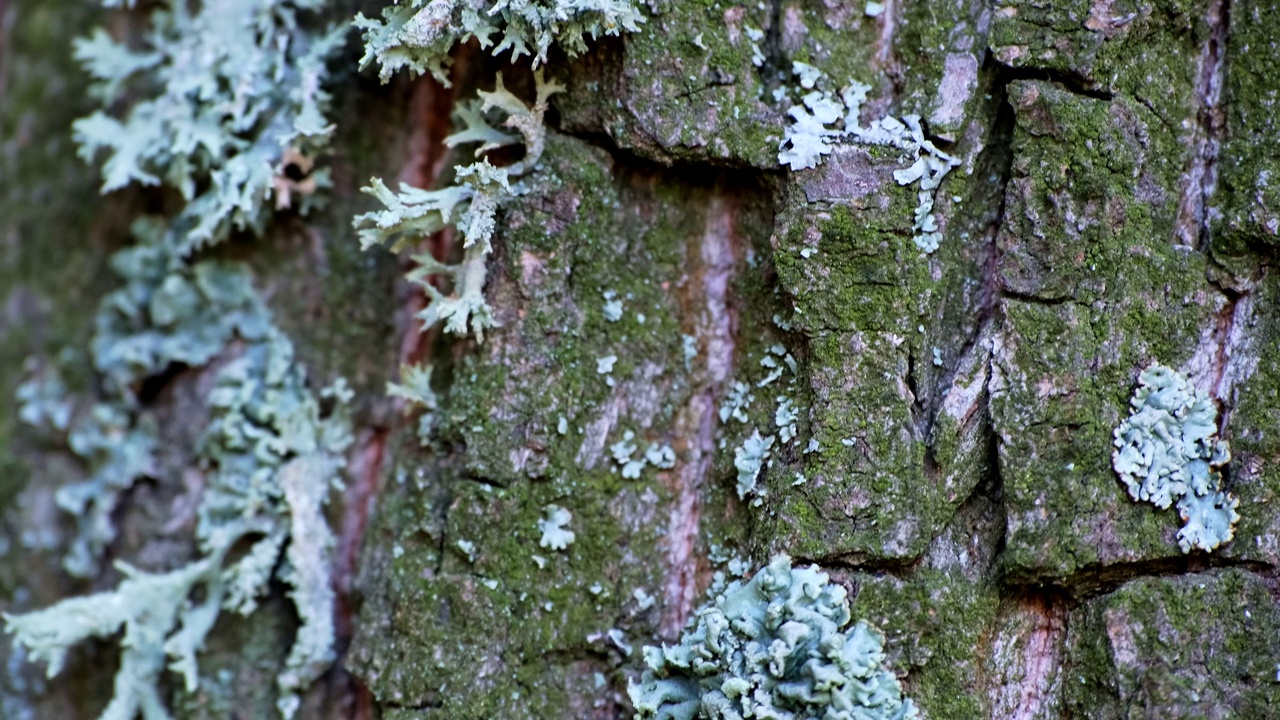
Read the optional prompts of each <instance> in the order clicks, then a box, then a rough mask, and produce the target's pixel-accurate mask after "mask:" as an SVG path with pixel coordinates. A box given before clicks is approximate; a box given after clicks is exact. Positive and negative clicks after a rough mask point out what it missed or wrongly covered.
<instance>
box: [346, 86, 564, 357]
mask: <svg viewBox="0 0 1280 720" xmlns="http://www.w3.org/2000/svg"><path fill="white" fill-rule="evenodd" d="M534 81H535V83H536V86H537V90H536V93H537V97H536V99H535V101H534V103H533V105H532V106H528V105H526V104H525V103H524V102H523V101H521V100H520V99H519V98H517V97H516V96H515V95H513V94H512V93H511V92H510V91H508V90H507V89H506V87H505V86H504V85H503V82H502V76H501V75H499V76H498V80H497V87H495V88H494V90H493V92H484V91H481V92H480V98H479V99H478V100H474V101H470V102H468V103H464V104H462V105H461V106H460V107H459V110H458V116H459V118H460V119H461V120H462V121H463V123H464V124H465V126H466V127H465V128H464V129H463V130H460V131H459V132H456V133H454V134H452V135H450V136H449V137H447V138H445V144H446V145H447V146H449V147H455V146H458V145H464V144H474V143H480V145H479V146H478V147H477V148H476V150H475V156H476V157H478V158H479V159H478V160H476V161H475V162H473V163H471V164H469V165H459V166H457V167H455V168H454V172H455V177H456V181H457V184H455V185H450V186H447V187H444V188H441V189H439V190H423V189H420V188H415V187H413V186H411V185H408V184H403V183H402V184H401V186H400V192H398V193H393V192H392V191H391V190H390V189H389V188H387V186H386V185H385V184H384V183H383V182H382V180H380V179H378V178H374V179H373V181H372V184H371V185H370V186H369V187H366V188H363V189H364V191H365V192H367V193H369V194H370V195H373V196H374V197H376V198H377V199H378V200H379V201H380V202H381V203H382V205H383V206H384V208H385V209H383V210H376V211H373V212H368V213H365V214H363V215H360V216H358V217H356V219H355V222H354V224H355V227H356V230H357V231H358V232H359V237H360V244H361V246H363V247H364V248H365V249H368V248H369V247H372V246H374V245H384V244H385V245H389V246H390V247H391V249H392V250H395V251H401V250H407V249H411V248H412V247H413V246H414V244H415V243H416V242H417V241H419V240H421V239H422V238H425V237H429V236H430V235H432V234H434V233H436V232H439V231H440V230H443V229H444V228H446V227H454V228H457V230H458V234H459V235H461V237H462V247H463V258H462V262H460V263H458V264H450V263H446V262H441V261H439V260H437V259H435V258H434V257H433V256H432V255H431V254H430V253H426V252H419V253H414V254H412V255H411V257H412V258H413V260H414V262H415V263H416V264H417V267H416V268H415V269H414V270H413V272H411V273H410V274H409V276H408V279H409V281H410V282H411V283H413V284H414V285H416V286H418V287H419V288H421V289H422V290H423V292H425V293H426V294H427V298H428V302H427V306H426V308H424V309H423V310H422V311H421V312H420V313H418V316H417V317H418V319H420V320H422V322H423V324H424V325H425V326H428V327H429V326H431V325H434V324H436V323H437V322H441V321H443V322H444V328H445V330H446V331H447V332H450V333H453V334H457V335H467V334H468V333H474V335H475V336H476V339H477V340H483V339H484V331H485V330H486V329H488V328H492V327H496V326H497V321H496V320H495V319H494V317H493V310H492V309H491V308H490V307H489V304H488V303H487V302H485V299H484V283H485V277H486V274H487V267H486V262H487V258H488V256H489V254H490V253H492V252H493V245H492V241H493V236H494V232H495V230H496V228H497V214H498V212H499V210H500V209H501V208H502V206H503V205H505V204H507V203H508V202H509V201H510V200H512V199H513V198H515V197H516V196H518V195H519V194H520V193H522V192H523V191H524V187H523V186H522V185H521V184H520V180H521V179H522V178H525V177H526V176H528V175H530V174H531V173H532V172H533V169H534V168H535V167H536V166H537V163H538V160H539V158H540V157H541V156H542V148H543V146H544V144H545V132H546V130H545V128H544V127H543V125H542V118H543V115H544V114H546V112H547V100H548V99H549V98H550V97H551V95H552V94H554V93H556V92H558V91H560V90H561V89H562V88H561V86H560V85H557V84H556V83H553V82H550V81H547V80H545V79H544V78H543V76H542V73H541V72H537V73H535V74H534ZM491 111H496V113H494V114H495V115H501V116H503V117H504V122H503V124H504V125H505V126H506V127H507V128H510V129H514V130H516V131H517V133H518V134H511V133H506V132H502V131H500V130H498V129H496V128H494V127H493V126H492V125H491V124H490V122H489V120H488V119H487V118H486V114H488V113H491ZM517 143H522V144H523V145H524V148H525V156H524V158H523V159H522V160H520V161H519V162H516V163H513V164H511V165H508V166H505V167H494V166H493V165H491V164H489V160H488V159H487V158H486V157H484V153H486V152H488V151H489V150H493V149H495V148H500V147H505V146H508V145H514V144H517ZM440 275H443V276H446V277H448V278H450V279H451V280H452V282H453V293H452V294H450V295H446V294H444V293H442V292H441V291H440V290H438V289H437V288H436V286H435V284H433V283H432V281H431V278H432V277H433V276H440Z"/></svg>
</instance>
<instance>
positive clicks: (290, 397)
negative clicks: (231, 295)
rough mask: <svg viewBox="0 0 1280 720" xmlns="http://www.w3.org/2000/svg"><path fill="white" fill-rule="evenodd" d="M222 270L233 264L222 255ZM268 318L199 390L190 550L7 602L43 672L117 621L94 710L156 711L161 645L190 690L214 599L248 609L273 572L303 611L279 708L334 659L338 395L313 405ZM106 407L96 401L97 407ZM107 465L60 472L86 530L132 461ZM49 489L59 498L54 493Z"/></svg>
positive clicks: (103, 515) (335, 391)
mask: <svg viewBox="0 0 1280 720" xmlns="http://www.w3.org/2000/svg"><path fill="white" fill-rule="evenodd" d="M197 267H199V266H197ZM223 270H224V272H226V273H228V274H229V277H234V273H235V271H234V270H233V269H230V268H224V269H223ZM240 273H242V277H243V270H241V271H240ZM236 282H237V281H235V280H231V281H228V283H227V284H228V285H234V284H236ZM259 307H261V306H260V305H259ZM263 312H265V310H264V311H263ZM267 322H268V324H267V326H266V327H267V331H266V332H265V333H264V335H263V337H261V338H260V339H258V341H257V342H253V343H251V344H250V345H249V346H248V347H247V349H246V350H245V352H244V354H243V355H242V356H241V357H239V358H237V359H235V360H233V361H232V362H231V363H229V364H228V365H227V366H226V367H225V368H223V369H222V370H221V371H220V372H219V373H218V376H217V379H216V380H215V386H214V389H213V390H212V391H211V393H210V397H209V403H210V405H211V407H212V410H213V419H212V421H211V423H210V425H209V428H208V429H207V430H206V432H205V434H204V436H203V439H202V440H201V442H200V447H199V452H198V462H199V463H200V464H201V465H202V466H203V467H204V469H205V470H206V480H205V484H206V487H205V489H204V493H203V495H202V496H201V500H200V505H199V508H198V512H197V516H198V521H197V528H196V533H197V539H198V541H199V547H200V550H201V552H202V557H201V558H200V559H199V560H197V561H195V562H193V563H191V564H190V565H188V566H186V567H184V568H182V569H180V570H176V571H173V572H170V573H165V574H152V573H146V572H142V571H139V570H135V569H133V568H130V567H129V566H127V565H124V564H118V567H120V569H121V571H122V572H124V573H125V575H126V579H125V581H124V582H122V583H121V584H120V586H119V587H118V588H116V589H115V590H112V591H109V592H105V593H99V594H98V595H94V596H90V597H88V598H74V599H69V600H64V601H62V602H60V603H58V604H56V605H54V606H52V607H50V608H47V609H44V610H40V611H36V612H32V613H27V614H23V615H6V616H5V621H6V630H7V631H9V632H11V633H13V634H14V636H15V641H16V642H18V643H20V644H22V645H24V646H26V647H27V648H28V650H29V651H30V652H31V654H32V657H34V658H36V659H43V660H46V661H48V663H49V668H48V670H49V674H50V675H51V676H52V675H54V674H56V673H57V672H58V671H59V670H60V669H61V667H62V659H63V657H64V656H65V654H66V651H67V650H68V649H69V648H70V647H71V646H72V645H74V644H76V643H78V642H80V641H81V640H84V639H86V638H89V637H109V636H111V635H113V634H114V633H115V632H117V630H119V629H120V628H121V627H123V628H124V630H125V635H124V639H123V641H122V645H121V666H120V670H119V672H118V674H117V676H116V686H115V695H114V697H113V699H112V701H111V704H110V705H109V706H108V707H107V709H106V710H105V711H104V713H103V715H102V716H101V717H102V718H104V720H105V719H107V718H119V719H120V720H132V718H133V717H135V715H136V714H137V713H139V712H140V713H142V714H143V717H144V718H147V719H148V720H150V719H152V718H167V717H168V715H167V714H165V712H164V710H163V706H162V704H160V701H159V694H158V690H157V689H156V688H157V684H158V682H159V679H160V675H161V673H162V672H163V670H164V667H165V658H166V656H167V657H168V658H169V663H168V664H169V667H170V669H172V670H174V671H175V672H178V673H179V674H181V675H182V676H183V678H184V679H185V684H186V688H187V690H188V692H191V691H194V690H195V688H196V683H197V678H198V674H197V672H196V661H195V655H196V653H197V652H198V651H199V649H200V648H201V647H202V645H203V644H204V640H205V637H206V636H207V635H208V633H209V631H210V630H211V629H212V627H213V624H214V622H215V621H216V619H217V617H218V613H219V610H220V609H221V608H223V607H225V608H227V609H230V610H234V611H237V612H240V613H242V614H248V613H249V612H252V611H253V610H254V608H255V607H256V605H257V598H258V597H260V596H261V595H263V594H265V593H266V591H267V590H268V585H269V583H270V581H271V579H272V578H273V577H279V578H280V579H282V580H284V582H285V583H286V584H288V585H289V586H290V591H289V595H290V597H291V598H292V599H293V602H294V605H295V606H296V607H297V609H298V615H299V618H300V619H301V621H302V622H301V626H300V628H299V630H298V634H297V638H296V639H295V641H294V646H293V649H292V651H291V652H290V655H289V658H288V660H287V663H286V667H285V669H284V670H283V672H282V673H281V675H280V677H279V680H278V682H279V686H280V692H281V696H280V710H281V713H282V714H283V715H284V716H285V717H290V716H291V715H292V714H293V712H294V709H295V708H296V706H297V697H296V693H297V692H298V690H300V689H301V688H304V687H306V686H307V685H308V684H310V682H312V681H313V680H314V679H315V678H316V677H318V676H319V674H320V673H321V672H323V670H324V669H325V668H327V667H328V665H329V663H330V662H331V660H332V652H333V651H332V645H333V627H332V614H333V595H332V589H331V583H330V579H329V571H328V565H329V562H328V557H327V556H328V550H329V546H330V545H331V544H332V542H333V539H332V534H331V533H330V531H329V529H328V526H327V524H326V523H325V520H324V517H323V515H322V513H321V506H322V505H323V503H324V500H325V498H326V497H327V496H328V493H329V490H330V488H331V487H332V486H333V485H335V484H336V483H337V482H338V472H339V470H340V469H341V467H342V466H343V462H344V461H343V458H342V452H343V451H344V450H345V449H346V447H347V446H348V445H349V443H350V441H351V434H350V429H349V423H348V421H347V419H346V417H345V414H344V413H343V412H342V408H343V407H344V404H345V402H346V401H347V400H349V399H350V398H349V395H348V394H347V392H346V390H345V387H344V386H343V385H342V384H340V383H339V384H338V385H336V386H335V387H333V388H331V389H328V390H325V391H323V392H322V396H330V397H333V398H334V399H335V400H336V401H337V402H336V407H337V408H338V411H337V412H335V413H334V414H331V415H329V416H324V415H322V413H321V410H320V398H317V397H315V396H314V395H313V393H311V392H310V391H309V390H308V389H307V388H306V377H305V374H304V372H303V371H302V370H301V369H300V368H299V367H298V366H297V365H296V363H294V361H293V347H292V344H291V343H290V342H289V341H288V339H287V338H285V337H284V336H283V335H281V334H280V333H279V332H278V331H276V330H275V329H274V328H273V327H271V326H270V325H269V319H268V320H267ZM110 407H112V406H111V405H109V404H99V405H98V406H96V407H95V412H98V411H99V410H100V409H101V408H110ZM96 422H100V421H96ZM122 424H123V423H122ZM95 427H96V426H95ZM73 438H74V435H73ZM152 441H153V439H152ZM149 447H150V446H148V449H149ZM108 469H110V468H108ZM114 469H115V471H116V472H118V473H119V474H118V475H110V474H109V473H108V474H105V476H104V477H98V476H95V479H96V480H98V481H100V482H99V484H98V485H91V484H86V483H81V484H79V485H74V486H71V487H72V488H74V489H75V493H74V494H75V496H76V497H77V498H93V504H92V509H93V510H94V512H93V513H92V515H91V516H92V517H93V518H94V522H95V525H94V527H93V529H94V530H95V531H103V528H102V527H100V526H103V525H105V527H107V528H109V517H108V516H109V512H110V509H111V506H112V505H113V504H114V500H115V494H117V493H118V492H119V490H120V489H121V487H122V486H123V485H125V484H126V481H128V482H131V481H132V477H129V473H130V472H133V471H134V468H133V467H132V466H130V467H129V468H128V469H127V471H126V470H121V469H120V468H114ZM104 473H106V470H102V471H100V472H99V475H104ZM104 478H105V479H104ZM104 486H105V487H104ZM59 501H60V502H64V501H63V499H62V497H61V496H60V497H59ZM64 505H65V502H64ZM242 541H251V543H252V544H251V545H250V547H249V548H248V549H247V551H246V552H245V553H244V554H243V555H240V556H239V557H238V559H236V560H234V561H232V560H231V559H230V557H229V554H230V551H231V549H232V547H233V546H236V545H237V544H239V543H242ZM99 549H100V548H99ZM73 557H74V556H73ZM282 560H283V563H282V562H281V561H282ZM277 567H280V568H281V569H280V570H279V571H277V570H276V568H277Z"/></svg>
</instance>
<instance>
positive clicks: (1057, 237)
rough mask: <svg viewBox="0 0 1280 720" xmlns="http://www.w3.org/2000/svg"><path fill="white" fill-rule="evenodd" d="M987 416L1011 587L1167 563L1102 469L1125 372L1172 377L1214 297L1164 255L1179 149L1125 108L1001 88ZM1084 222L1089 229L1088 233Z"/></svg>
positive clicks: (1127, 380) (1173, 252) (1043, 89)
mask: <svg viewBox="0 0 1280 720" xmlns="http://www.w3.org/2000/svg"><path fill="white" fill-rule="evenodd" d="M1010 103H1011V105H1012V106H1013V108H1014V112H1015V118H1016V125H1015V128H1014V135H1013V151H1014V153H1015V158H1016V159H1015V160H1014V163H1013V166H1012V175H1013V177H1012V179H1011V181H1010V184H1009V193H1008V197H1007V208H1006V218H1007V219H1008V230H1007V231H1006V232H1002V233H1001V235H1000V236H999V237H998V240H997V241H998V243H999V246H1000V250H1001V258H1000V270H999V272H1000V280H1001V282H1002V284H1003V285H1004V286H1005V287H1006V288H1007V289H1008V290H1009V291H1010V294H1012V295H1013V296H1014V297H1012V298H1009V299H1006V300H1005V301H1004V302H1003V303H1002V306H1001V310H1002V312H1001V317H1000V322H1001V325H1000V330H999V337H998V342H997V344H996V346H995V347H996V358H995V362H996V376H995V379H994V383H993V395H992V403H991V408H992V415H993V418H994V420H995V427H996V431H997V433H998V435H999V437H1000V458H1001V460H1000V462H1001V474H1002V477H1003V478H1004V480H1005V489H1006V497H1007V501H1008V503H1009V513H1010V533H1009V537H1008V547H1007V555H1006V561H1007V562H1008V567H1009V569H1010V570H1011V571H1012V572H1013V573H1014V574H1015V575H1022V574H1023V573H1030V574H1031V575H1033V576H1034V575H1037V574H1039V573H1047V574H1050V575H1059V576H1061V575H1069V574H1071V573H1072V572H1075V571H1076V570H1079V569H1081V568H1084V567H1087V566H1092V565H1106V564H1109V563H1112V562H1118V561H1131V560H1133V559H1136V558H1145V557H1157V556H1160V555H1163V554H1167V553H1168V552H1170V549H1171V548H1173V550H1172V551H1173V552H1176V547H1173V546H1171V544H1170V542H1171V540H1172V537H1171V536H1170V537H1166V535H1171V533H1170V530H1169V520H1168V518H1167V516H1162V515H1160V514H1158V513H1152V512H1151V511H1150V510H1147V509H1142V508H1139V507H1137V506H1133V505H1131V504H1130V503H1129V502H1128V500H1127V498H1126V497H1125V495H1124V491H1123V488H1122V487H1121V486H1120V484H1119V482H1118V481H1117V480H1116V478H1115V476H1114V474H1113V472H1112V470H1111V468H1110V465H1109V462H1108V458H1109V457H1110V452H1111V437H1110V433H1111V430H1112V429H1113V428H1114V427H1115V426H1116V425H1117V424H1118V423H1119V421H1120V419H1121V417H1122V416H1123V414H1124V413H1125V411H1126V403H1127V401H1128V395H1129V393H1130V392H1131V390H1132V387H1133V383H1134V382H1135V379H1136V375H1137V372H1138V370H1140V369H1141V368H1144V367H1146V366H1147V365H1149V364H1150V363H1151V362H1153V361H1157V360H1158V361H1161V362H1164V363H1166V364H1168V365H1170V366H1173V367H1181V366H1182V365H1183V364H1184V363H1187V362H1188V361H1190V360H1191V359H1192V357H1193V355H1195V353H1196V349H1197V346H1198V345H1199V344H1200V343H1201V338H1202V334H1203V333H1204V332H1205V331H1206V328H1211V327H1214V326H1215V323H1216V322H1217V319H1216V316H1217V314H1218V313H1219V312H1221V311H1222V310H1223V308H1224V307H1225V305H1226V302H1227V300H1226V298H1225V297H1224V296H1223V295H1222V294H1221V293H1220V292H1219V291H1218V290H1217V289H1216V288H1215V287H1213V286H1212V285H1210V284H1209V283H1208V282H1207V280H1206V272H1207V265H1206V262H1205V259H1204V256H1202V255H1200V254H1196V253H1191V252H1187V251H1186V250H1183V249H1179V248H1176V247H1174V246H1173V244H1172V243H1171V241H1170V238H1171V237H1172V236H1173V224H1174V214H1175V213H1176V211H1177V203H1176V202H1174V199H1176V198H1177V197H1178V193H1179V188H1180V187H1181V179H1180V171H1179V170H1178V169H1177V167H1176V165H1175V161H1174V160H1173V158H1174V157H1176V154H1174V153H1171V152H1169V151H1167V150H1165V149H1166V148H1169V147H1172V146H1173V145H1175V144H1176V142H1177V138H1176V136H1175V135H1173V134H1172V133H1171V132H1170V131H1169V130H1168V128H1166V127H1164V126H1163V125H1162V124H1160V123H1158V122H1156V121H1154V119H1153V118H1151V116H1150V115H1149V114H1146V113H1145V111H1141V110H1138V109H1135V107H1134V106H1133V105H1132V103H1131V102H1130V101H1128V100H1126V99H1122V98H1117V99H1115V100H1113V101H1111V102H1103V101H1100V100H1093V99H1089V98H1084V97H1081V96H1079V95H1074V94H1071V93H1067V92H1065V91H1063V90H1061V89H1057V88H1054V87H1053V86H1050V85H1048V84H1045V83H1030V82H1028V83H1023V82H1019V83H1015V84H1013V85H1011V86H1010ZM1083 218H1090V220H1088V221H1084V220H1082V219H1083Z"/></svg>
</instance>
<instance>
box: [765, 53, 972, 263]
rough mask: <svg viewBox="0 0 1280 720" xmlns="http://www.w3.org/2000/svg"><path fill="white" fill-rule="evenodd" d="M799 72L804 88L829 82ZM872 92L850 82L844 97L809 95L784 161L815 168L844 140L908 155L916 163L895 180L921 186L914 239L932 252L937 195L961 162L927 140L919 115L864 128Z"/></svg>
mask: <svg viewBox="0 0 1280 720" xmlns="http://www.w3.org/2000/svg"><path fill="white" fill-rule="evenodd" d="M793 72H794V74H795V75H796V76H797V77H798V78H799V79H800V82H801V85H802V87H804V88H814V86H815V84H816V83H818V82H820V81H822V80H825V76H823V75H822V74H821V73H816V74H815V72H816V71H815V69H814V68H813V67H812V66H810V65H805V64H804V63H795V66H794V67H793ZM870 89H871V88H870V86H869V85H864V84H862V83H859V82H850V83H849V84H848V85H847V86H845V88H844V89H843V90H841V91H840V93H839V94H838V96H837V94H836V93H835V92H833V91H830V90H823V89H821V88H820V87H819V88H817V89H812V90H811V91H810V92H808V93H806V94H805V95H804V96H803V97H802V98H801V104H799V105H794V106H792V107H791V109H790V110H788V111H787V114H788V115H790V116H791V118H792V123H791V125H789V126H787V128H786V130H785V131H784V133H783V138H782V142H781V143H780V144H779V145H778V162H779V163H781V164H782V165H786V166H789V167H790V168H791V169H792V170H803V169H807V168H813V167H816V166H817V165H818V163H820V162H822V156H823V155H826V154H828V153H830V152H831V151H832V150H833V149H834V148H835V144H836V143H839V142H854V143H860V144H863V145H883V146H889V147H894V148H897V149H899V150H901V151H903V152H904V153H906V154H907V156H908V158H909V159H911V160H912V164H911V165H910V166H909V167H907V168H904V169H902V170H897V171H895V172H894V173H893V179H894V180H895V181H897V183H898V184H899V185H910V184H912V183H917V184H918V186H919V189H918V190H917V193H916V196H917V204H916V209H915V217H914V223H913V228H914V230H915V237H914V238H913V239H914V240H915V243H916V246H917V247H919V248H920V249H921V250H923V251H924V252H926V253H931V252H933V251H934V250H937V249H938V243H939V242H941V240H942V234H941V233H940V232H939V230H938V219H937V217H936V216H935V215H934V212H933V205H934V194H935V192H936V191H937V188H938V186H939V185H940V184H941V183H942V179H943V178H944V177H946V175H947V173H948V172H950V171H951V169H952V168H953V167H955V166H957V165H959V164H960V159H959V158H956V157H952V156H951V155H948V154H947V153H945V152H943V151H942V150H941V149H939V148H938V146H937V145H935V144H934V143H933V141H932V140H930V139H929V138H927V137H926V136H925V134H924V127H923V125H921V121H920V116H919V115H905V116H903V117H902V118H895V117H892V116H886V117H884V118H881V119H879V120H874V121H872V122H871V124H870V125H867V126H865V127H864V126H863V125H862V124H861V121H860V119H859V115H860V114H861V113H862V104H863V103H864V102H866V99H867V91H869V90H870Z"/></svg>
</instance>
